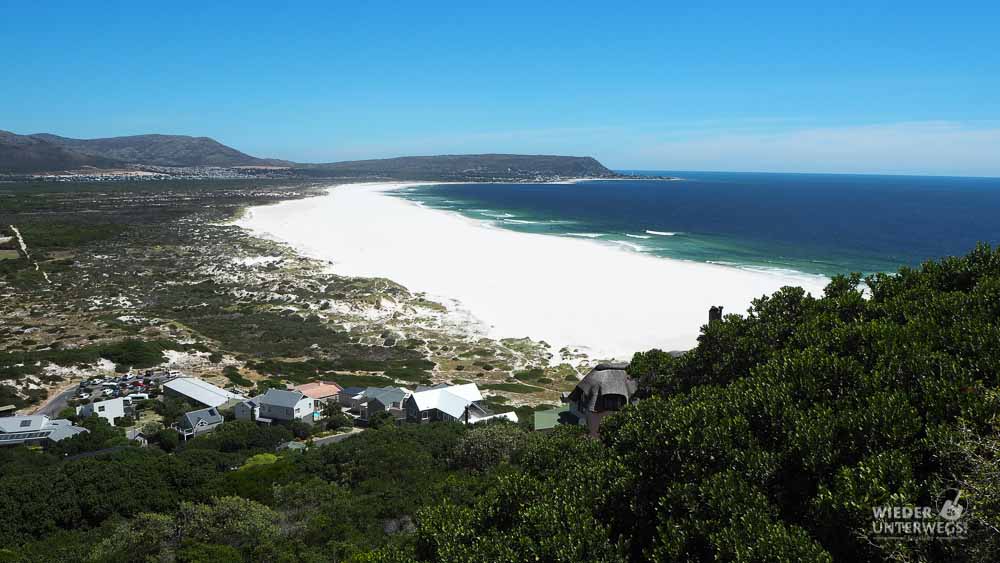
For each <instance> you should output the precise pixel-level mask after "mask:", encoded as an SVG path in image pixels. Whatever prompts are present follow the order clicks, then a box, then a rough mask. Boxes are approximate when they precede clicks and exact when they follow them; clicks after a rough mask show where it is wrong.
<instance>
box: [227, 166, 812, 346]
mask: <svg viewBox="0 0 1000 563" xmlns="http://www.w3.org/2000/svg"><path fill="white" fill-rule="evenodd" d="M412 185H427V183H422V184H414V183H377V184H348V185H343V186H336V187H332V188H330V189H329V190H328V191H327V195H325V196H320V197H314V198H307V199H301V200H290V201H285V202H281V203H278V204H275V205H267V206H261V207H254V208H252V209H250V210H248V211H247V212H246V213H245V214H244V216H243V217H242V218H241V219H240V220H239V221H237V225H239V226H241V227H244V228H247V229H249V230H250V231H251V232H253V233H254V234H256V235H258V236H263V237H265V238H270V239H272V240H277V241H281V242H285V243H288V244H290V245H291V246H293V247H294V248H296V249H297V250H298V251H299V252H301V253H302V254H304V255H306V256H310V257H313V258H318V259H322V260H327V261H329V262H330V263H331V264H332V269H333V271H334V272H335V273H337V274H340V275H345V276H363V277H385V278H388V279H391V280H393V281H395V282H397V283H400V284H402V285H404V286H406V287H407V288H409V289H410V290H411V291H418V292H426V293H427V294H428V295H429V296H430V297H432V298H436V299H438V300H440V301H441V302H442V303H445V304H449V303H450V302H453V300H455V301H457V302H458V303H460V307H461V308H462V309H464V310H466V311H468V312H470V313H471V314H472V315H473V316H474V317H476V318H477V319H479V320H480V321H482V322H483V323H484V324H485V325H486V326H487V327H489V329H488V330H489V333H490V336H492V337H496V338H507V337H511V338H520V337H525V336H530V337H531V338H533V339H535V340H544V341H545V342H547V343H549V344H550V345H552V347H553V351H558V350H559V349H560V348H561V347H563V346H570V347H571V348H580V349H581V350H582V351H588V352H589V354H590V355H591V357H595V358H611V357H615V358H620V359H628V358H630V357H631V355H632V354H633V353H634V352H636V351H641V350H646V349H650V348H662V349H665V350H682V349H688V348H691V347H693V346H694V345H695V343H696V337H697V335H698V330H699V327H700V326H701V325H702V324H704V323H705V322H707V320H708V308H709V307H710V306H712V305H722V306H724V307H725V310H726V312H727V313H744V312H745V311H746V308H747V307H748V306H749V304H750V300H751V299H754V298H756V297H760V296H761V295H764V294H769V293H772V292H774V291H776V290H777V289H779V288H780V287H782V286H784V285H800V286H803V287H805V288H806V290H807V291H810V292H812V293H813V294H814V295H815V294H818V293H819V292H821V290H822V288H823V286H824V285H825V282H826V280H825V278H821V277H818V276H812V275H805V274H803V275H794V274H785V273H780V272H774V273H771V272H753V271H746V270H741V269H738V268H731V267H726V266H717V265H712V264H702V263H696V262H687V261H681V260H669V259H664V258H657V257H653V256H647V255H642V254H640V253H637V252H631V251H628V250H623V249H620V248H616V247H612V246H609V245H606V244H602V243H599V242H594V241H591V240H581V239H573V238H566V237H556V236H551V235H536V234H527V233H519V232H513V231H508V230H505V229H500V228H497V227H493V226H491V225H489V224H487V223H482V222H479V221H475V220H473V219H469V218H466V217H463V216H461V215H459V214H458V213H453V212H448V211H442V210H433V209H428V208H426V207H423V206H420V205H418V204H416V203H413V202H409V201H406V200H403V199H401V198H396V197H392V196H389V195H387V194H385V193H384V192H385V191H388V190H393V189H399V188H402V187H406V186H412ZM483 189H489V188H488V185H484V187H483Z"/></svg>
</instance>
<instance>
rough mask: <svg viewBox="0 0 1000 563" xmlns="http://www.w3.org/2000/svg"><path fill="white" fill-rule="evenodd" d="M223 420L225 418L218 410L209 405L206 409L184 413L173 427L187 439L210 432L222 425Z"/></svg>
mask: <svg viewBox="0 0 1000 563" xmlns="http://www.w3.org/2000/svg"><path fill="white" fill-rule="evenodd" d="M225 421H226V419H225V418H224V417H223V416H222V413H220V412H219V409H217V408H215V407H209V408H207V409H199V410H196V411H191V412H186V413H184V415H183V416H181V419H180V420H179V421H177V423H176V424H175V425H174V429H175V430H177V432H178V433H180V435H181V436H183V437H184V439H185V440H187V439H188V438H191V437H194V436H198V435H200V434H205V433H208V432H211V431H213V430H215V429H216V428H218V427H219V426H222V423H223V422H225Z"/></svg>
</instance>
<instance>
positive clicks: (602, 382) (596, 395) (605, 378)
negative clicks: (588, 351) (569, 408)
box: [569, 363, 639, 411]
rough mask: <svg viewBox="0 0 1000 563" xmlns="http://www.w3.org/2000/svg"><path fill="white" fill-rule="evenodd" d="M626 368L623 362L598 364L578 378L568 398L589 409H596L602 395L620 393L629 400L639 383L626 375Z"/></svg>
mask: <svg viewBox="0 0 1000 563" xmlns="http://www.w3.org/2000/svg"><path fill="white" fill-rule="evenodd" d="M626 369H628V364H624V363H609V364H598V365H597V367H595V368H594V369H592V370H590V373H588V374H587V376H586V377H584V378H583V379H582V380H580V383H578V384H577V385H576V389H573V392H572V393H570V395H569V400H570V401H575V402H576V403H577V404H579V405H580V407H581V408H586V409H587V410H591V411H593V410H595V409H596V407H597V401H598V399H600V398H601V397H602V396H604V395H620V396H622V397H624V398H625V401H626V402H631V401H632V397H633V396H635V392H636V390H638V388H639V385H638V384H637V383H636V382H635V381H634V380H633V379H632V378H631V377H629V376H628V373H626V372H625V370H626Z"/></svg>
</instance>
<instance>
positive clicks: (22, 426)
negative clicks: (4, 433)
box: [21, 420, 31, 428]
mask: <svg viewBox="0 0 1000 563" xmlns="http://www.w3.org/2000/svg"><path fill="white" fill-rule="evenodd" d="M28 426H31V420H22V421H21V428H25V427H28Z"/></svg>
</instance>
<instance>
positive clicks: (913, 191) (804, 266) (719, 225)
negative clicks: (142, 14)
mask: <svg viewBox="0 0 1000 563" xmlns="http://www.w3.org/2000/svg"><path fill="white" fill-rule="evenodd" d="M632 173H638V172H632ZM649 174H656V175H663V176H672V177H678V178H681V179H680V180H675V181H663V180H615V181H588V182H583V183H578V184H450V185H440V186H426V187H416V188H409V189H406V190H401V191H399V192H394V193H395V194H396V195H397V196H398V197H403V198H406V199H410V200H413V201H419V202H421V203H423V204H424V205H426V206H428V207H433V208H438V209H446V210H451V211H454V212H458V213H462V214H464V215H466V216H468V217H472V218H475V219H480V220H483V221H490V222H492V223H494V224H496V225H498V226H500V227H503V228H506V229H511V230H516V231H523V232H531V233H543V234H550V235H553V236H570V237H585V238H590V239H592V240H594V241H595V242H604V243H607V244H615V245H620V246H622V247H625V248H628V249H631V250H634V251H637V252H646V253H650V254H654V255H658V256H664V257H670V258H679V259H684V260H695V261H699V262H712V263H720V264H728V265H733V266H740V267H746V268H751V269H752V268H768V269H772V268H773V269H788V270H796V271H799V272H806V273H814V274H823V275H832V274H837V273H848V272H854V271H858V272H864V273H872V272H892V271H895V270H897V269H898V268H899V267H900V266H903V265H908V266H916V265H919V264H920V263H921V262H923V261H924V260H927V259H937V258H941V257H945V256H952V255H961V254H965V253H967V252H968V251H969V250H971V249H972V248H973V247H974V246H975V245H976V243H977V242H979V241H983V242H987V243H990V244H993V245H997V244H1000V178H956V177H936V176H935V177H931V176H874V175H841V174H772V173H730V172H685V171H662V172H661V171H657V172H650V173H649Z"/></svg>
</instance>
